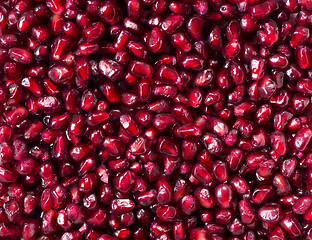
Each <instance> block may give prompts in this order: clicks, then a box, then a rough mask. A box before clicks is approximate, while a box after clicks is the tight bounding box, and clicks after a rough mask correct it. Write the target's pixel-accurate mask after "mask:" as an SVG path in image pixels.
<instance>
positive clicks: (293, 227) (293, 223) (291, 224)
mask: <svg viewBox="0 0 312 240" xmlns="http://www.w3.org/2000/svg"><path fill="white" fill-rule="evenodd" d="M280 226H281V227H282V228H283V229H284V230H285V231H286V232H287V233H288V234H289V236H290V237H298V236H300V235H301V234H302V227H301V225H300V223H299V222H298V220H297V219H296V218H295V217H293V216H288V215H286V216H285V217H284V218H282V220H281V221H280Z"/></svg>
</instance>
